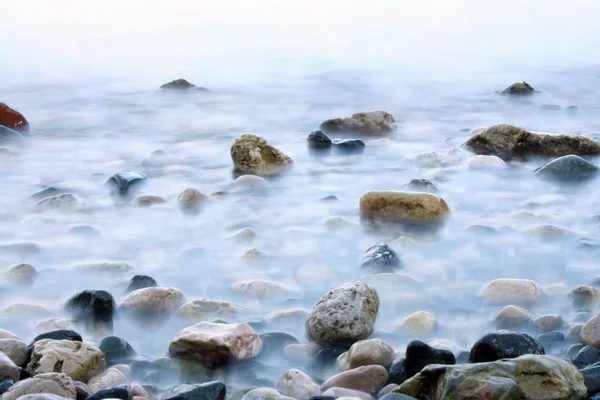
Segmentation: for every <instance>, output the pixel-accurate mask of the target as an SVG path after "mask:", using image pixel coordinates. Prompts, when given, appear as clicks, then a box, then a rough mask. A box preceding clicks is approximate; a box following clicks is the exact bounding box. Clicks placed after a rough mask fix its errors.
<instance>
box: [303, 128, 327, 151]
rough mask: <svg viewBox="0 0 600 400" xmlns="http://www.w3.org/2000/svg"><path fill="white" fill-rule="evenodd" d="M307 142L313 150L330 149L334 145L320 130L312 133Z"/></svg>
mask: <svg viewBox="0 0 600 400" xmlns="http://www.w3.org/2000/svg"><path fill="white" fill-rule="evenodd" d="M306 140H307V142H308V146H309V147H310V148H312V149H329V148H330V147H331V145H332V142H331V139H329V137H327V135H326V134H324V133H323V131H321V130H320V129H317V130H314V131H312V132H311V133H310V134H309V135H308V138H307V139H306Z"/></svg>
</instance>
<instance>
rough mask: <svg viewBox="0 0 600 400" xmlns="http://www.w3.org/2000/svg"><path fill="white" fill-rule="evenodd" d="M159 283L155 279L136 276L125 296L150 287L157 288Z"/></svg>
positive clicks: (132, 279)
mask: <svg viewBox="0 0 600 400" xmlns="http://www.w3.org/2000/svg"><path fill="white" fill-rule="evenodd" d="M157 286H158V283H156V281H155V280H154V278H152V277H150V276H147V275H135V276H134V277H133V278H131V279H130V280H129V285H128V286H127V289H126V290H125V294H128V293H131V292H133V291H134V290H138V289H144V288H148V287H157Z"/></svg>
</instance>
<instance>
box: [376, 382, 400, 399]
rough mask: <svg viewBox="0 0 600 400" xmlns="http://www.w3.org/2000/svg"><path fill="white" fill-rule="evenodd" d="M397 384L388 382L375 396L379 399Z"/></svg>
mask: <svg viewBox="0 0 600 400" xmlns="http://www.w3.org/2000/svg"><path fill="white" fill-rule="evenodd" d="M398 386H399V385H396V384H395V383H390V384H389V385H386V386H384V387H383V389H381V390H380V391H379V393H377V398H378V399H379V398H381V397H383V396H385V395H386V394H388V393H391V392H392V390H394V389H396V388H397V387H398ZM396 394H397V393H396Z"/></svg>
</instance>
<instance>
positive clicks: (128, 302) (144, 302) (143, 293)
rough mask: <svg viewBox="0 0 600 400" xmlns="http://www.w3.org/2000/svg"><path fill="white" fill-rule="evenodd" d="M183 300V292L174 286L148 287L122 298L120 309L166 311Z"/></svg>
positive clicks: (174, 307)
mask: <svg viewBox="0 0 600 400" xmlns="http://www.w3.org/2000/svg"><path fill="white" fill-rule="evenodd" d="M184 302H185V297H184V295H183V293H181V292H180V291H179V290H177V289H175V288H162V287H148V288H144V289H138V290H134V291H133V292H131V293H129V294H128V295H127V297H125V298H124V299H123V302H122V303H121V306H120V307H121V309H122V310H125V311H130V312H135V313H144V314H146V313H148V314H155V313H158V314H160V313H166V312H170V311H174V310H176V309H177V308H179V307H181V305H182V304H183V303H184Z"/></svg>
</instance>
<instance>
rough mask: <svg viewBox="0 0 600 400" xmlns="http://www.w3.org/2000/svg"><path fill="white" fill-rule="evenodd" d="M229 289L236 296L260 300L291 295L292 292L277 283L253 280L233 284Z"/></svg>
mask: <svg viewBox="0 0 600 400" xmlns="http://www.w3.org/2000/svg"><path fill="white" fill-rule="evenodd" d="M231 289H232V290H233V291H234V292H235V293H238V294H244V295H246V296H248V297H252V298H257V299H262V298H264V297H271V296H281V295H290V294H293V292H294V291H293V290H292V289H291V288H289V287H287V286H284V285H280V284H279V283H274V282H269V281H263V280H253V281H243V282H237V283H234V284H233V285H232V286H231Z"/></svg>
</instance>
